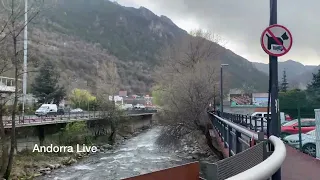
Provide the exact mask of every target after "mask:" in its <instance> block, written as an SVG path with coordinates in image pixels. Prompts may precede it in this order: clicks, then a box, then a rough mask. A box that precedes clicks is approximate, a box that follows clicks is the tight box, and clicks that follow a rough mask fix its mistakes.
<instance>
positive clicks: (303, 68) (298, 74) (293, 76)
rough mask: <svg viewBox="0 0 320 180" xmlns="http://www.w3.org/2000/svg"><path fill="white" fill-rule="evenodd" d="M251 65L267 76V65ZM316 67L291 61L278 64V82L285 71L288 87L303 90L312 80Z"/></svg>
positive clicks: (255, 63) (256, 63)
mask: <svg viewBox="0 0 320 180" xmlns="http://www.w3.org/2000/svg"><path fill="white" fill-rule="evenodd" d="M253 64H254V65H255V66H256V68H257V69H258V70H259V71H261V72H263V73H265V74H267V75H268V74H269V64H267V63H261V62H253ZM318 67H319V66H316V65H303V64H302V63H300V62H298V61H295V60H291V59H289V60H287V61H283V62H278V80H279V82H282V78H283V71H284V70H285V71H286V75H287V80H288V82H289V86H290V87H292V88H301V89H304V88H306V86H307V84H308V83H309V82H310V81H311V80H312V73H315V72H316V71H317V68H318Z"/></svg>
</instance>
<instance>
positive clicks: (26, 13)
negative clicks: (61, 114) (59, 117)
mask: <svg viewBox="0 0 320 180" xmlns="http://www.w3.org/2000/svg"><path fill="white" fill-rule="evenodd" d="M24 26H25V27H24V42H23V43H24V44H23V50H24V51H23V53H24V54H23V84H22V89H23V97H22V117H23V118H24V110H25V103H26V95H27V58H28V0H25V1H24Z"/></svg>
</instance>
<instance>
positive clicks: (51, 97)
mask: <svg viewBox="0 0 320 180" xmlns="http://www.w3.org/2000/svg"><path fill="white" fill-rule="evenodd" d="M59 78H60V75H59V73H58V72H57V71H56V66H55V65H54V64H53V62H52V61H49V60H46V61H45V62H44V63H43V65H42V66H41V67H40V69H39V74H38V76H37V77H36V78H35V81H34V83H33V84H31V90H32V93H33V95H34V96H35V97H36V98H38V102H39V103H42V104H43V103H51V102H53V103H54V104H57V105H58V104H59V103H60V101H61V100H62V99H63V98H64V97H65V95H66V90H65V89H64V88H63V87H61V86H59V84H58V83H59Z"/></svg>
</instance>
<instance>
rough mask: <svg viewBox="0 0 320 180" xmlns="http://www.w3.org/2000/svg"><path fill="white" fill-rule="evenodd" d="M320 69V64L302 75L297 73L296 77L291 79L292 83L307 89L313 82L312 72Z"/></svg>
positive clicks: (314, 72)
mask: <svg viewBox="0 0 320 180" xmlns="http://www.w3.org/2000/svg"><path fill="white" fill-rule="evenodd" d="M319 69H320V65H319V66H317V67H315V68H313V69H312V70H309V71H306V72H304V73H302V74H300V75H297V76H295V77H294V79H293V80H291V83H292V84H293V85H294V86H295V87H298V88H300V89H305V88H306V86H307V85H308V84H309V83H310V82H311V80H312V78H313V76H312V74H316V73H318V71H319Z"/></svg>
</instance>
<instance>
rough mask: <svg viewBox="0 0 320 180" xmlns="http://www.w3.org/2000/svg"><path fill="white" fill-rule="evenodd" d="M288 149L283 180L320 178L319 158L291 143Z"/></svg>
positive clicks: (282, 170) (315, 179) (317, 179)
mask: <svg viewBox="0 0 320 180" xmlns="http://www.w3.org/2000/svg"><path fill="white" fill-rule="evenodd" d="M229 115H230V114H229ZM224 117H230V116H224ZM224 119H226V118H224ZM227 120H229V119H227ZM240 122H241V120H240ZM239 126H240V125H239ZM250 131H251V130H250ZM286 149H287V155H286V158H285V161H284V163H283V164H282V167H281V172H282V173H281V174H282V180H319V179H320V160H317V159H316V158H314V157H311V156H309V155H307V154H304V153H302V152H300V151H299V150H297V149H294V148H293V147H290V146H289V145H286Z"/></svg>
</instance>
